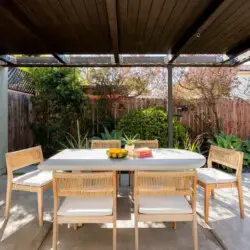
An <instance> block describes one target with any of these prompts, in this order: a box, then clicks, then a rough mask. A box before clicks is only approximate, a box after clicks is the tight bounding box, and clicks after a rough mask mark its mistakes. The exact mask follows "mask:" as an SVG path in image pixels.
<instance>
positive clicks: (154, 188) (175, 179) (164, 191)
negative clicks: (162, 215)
mask: <svg viewBox="0 0 250 250" xmlns="http://www.w3.org/2000/svg"><path fill="white" fill-rule="evenodd" d="M134 188H135V190H134V191H135V195H167V196H172V195H174V196H183V195H191V196H195V194H196V192H195V190H196V172H135V187H134ZM193 198H195V197H193Z"/></svg>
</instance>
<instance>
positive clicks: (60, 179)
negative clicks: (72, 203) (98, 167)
mask: <svg viewBox="0 0 250 250" xmlns="http://www.w3.org/2000/svg"><path fill="white" fill-rule="evenodd" d="M114 175H115V173H113V172H101V173H54V175H53V190H54V195H55V199H56V198H57V197H69V196H74V197H83V196H112V195H113V194H114V192H115V185H116V183H114V181H115V177H114Z"/></svg>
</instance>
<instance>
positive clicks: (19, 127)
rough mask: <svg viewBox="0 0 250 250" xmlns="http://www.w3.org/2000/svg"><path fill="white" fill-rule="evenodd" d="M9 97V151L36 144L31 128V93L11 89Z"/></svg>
mask: <svg viewBox="0 0 250 250" xmlns="http://www.w3.org/2000/svg"><path fill="white" fill-rule="evenodd" d="M8 99H9V100H8V109H9V125H8V130H9V132H8V136H9V138H8V144H9V146H8V147H9V149H8V150H9V152H11V151H15V150H19V149H24V148H28V147H32V146H33V145H34V138H33V133H32V130H31V128H30V125H31V122H32V121H33V115H32V113H33V112H32V110H31V95H27V94H24V93H18V92H14V91H9V92H8Z"/></svg>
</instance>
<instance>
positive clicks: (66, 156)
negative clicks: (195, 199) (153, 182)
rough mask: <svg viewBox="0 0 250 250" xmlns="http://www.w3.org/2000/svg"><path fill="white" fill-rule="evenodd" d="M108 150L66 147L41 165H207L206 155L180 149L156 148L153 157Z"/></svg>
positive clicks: (102, 167)
mask: <svg viewBox="0 0 250 250" xmlns="http://www.w3.org/2000/svg"><path fill="white" fill-rule="evenodd" d="M106 151H107V149H66V150H63V151H61V152H60V153H58V154H56V155H54V156H52V157H51V158H49V159H48V160H46V161H44V162H43V163H41V164H40V165H39V169H41V170H73V171H74V170H85V171H90V170H111V171H112V170H114V171H133V170H156V171H164V170H165V171H175V170H176V171H177V170H188V169H195V168H200V167H202V166H204V164H205V163H206V159H205V157H204V156H203V155H201V154H198V153H194V152H190V151H187V150H179V149H163V148H160V149H153V157H150V158H131V157H127V158H125V159H109V158H108V156H107V154H106Z"/></svg>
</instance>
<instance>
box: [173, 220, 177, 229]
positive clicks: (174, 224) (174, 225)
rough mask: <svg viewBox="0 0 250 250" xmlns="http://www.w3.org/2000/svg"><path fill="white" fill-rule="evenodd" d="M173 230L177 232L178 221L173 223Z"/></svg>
mask: <svg viewBox="0 0 250 250" xmlns="http://www.w3.org/2000/svg"><path fill="white" fill-rule="evenodd" d="M173 229H174V230H176V221H173Z"/></svg>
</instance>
